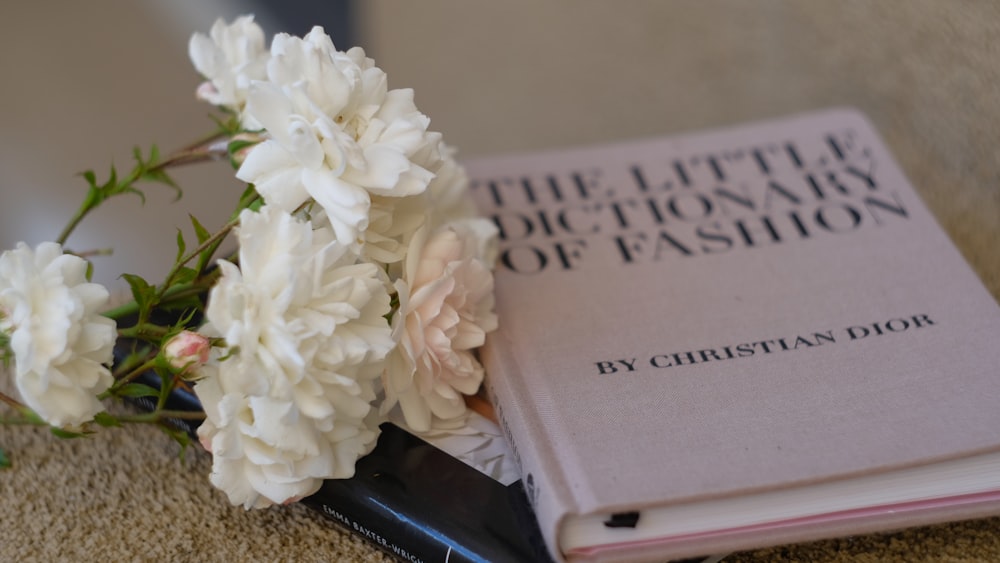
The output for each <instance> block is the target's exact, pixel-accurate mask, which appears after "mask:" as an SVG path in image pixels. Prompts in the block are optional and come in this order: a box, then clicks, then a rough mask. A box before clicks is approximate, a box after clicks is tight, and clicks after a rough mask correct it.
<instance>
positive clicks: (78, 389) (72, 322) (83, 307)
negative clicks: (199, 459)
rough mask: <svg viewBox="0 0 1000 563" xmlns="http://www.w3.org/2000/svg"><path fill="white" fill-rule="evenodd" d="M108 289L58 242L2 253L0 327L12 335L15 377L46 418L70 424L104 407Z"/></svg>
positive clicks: (111, 339)
mask: <svg viewBox="0 0 1000 563" xmlns="http://www.w3.org/2000/svg"><path fill="white" fill-rule="evenodd" d="M108 300H109V294H108V290H107V289H105V288H104V287H103V286H101V285H99V284H96V283H90V282H88V281H87V262H86V261H84V260H83V259H82V258H79V257H77V256H72V255H68V254H63V251H62V247H60V246H59V245H58V244H56V243H52V242H45V243H42V244H40V245H38V247H37V248H35V249H34V250H32V249H31V248H30V247H29V246H28V245H26V244H24V243H19V244H18V245H17V248H15V249H14V250H8V251H6V252H4V253H3V254H2V255H0V332H2V333H5V334H6V335H7V336H8V338H9V340H10V349H11V352H12V353H13V355H14V365H15V368H14V380H15V383H16V385H17V389H18V392H19V393H20V395H21V397H22V398H23V400H24V402H25V403H26V404H27V405H28V406H29V407H30V408H31V409H32V410H34V411H35V412H36V413H38V415H39V416H41V417H42V418H43V419H44V420H45V421H46V422H48V423H49V424H51V425H53V426H59V427H76V426H79V425H81V424H83V423H85V422H88V421H90V420H92V419H93V418H94V415H95V414H97V413H99V412H101V411H103V410H104V408H103V407H102V406H101V403H100V401H98V400H97V396H98V395H99V394H101V393H103V392H104V391H105V390H107V389H108V387H110V386H111V384H112V383H113V379H112V377H111V372H110V371H109V370H108V368H107V367H106V365H105V364H108V363H110V362H111V353H112V348H113V347H114V343H115V338H116V336H117V335H116V329H115V322H114V321H113V320H111V319H108V318H106V317H103V316H101V315H100V312H101V311H102V310H103V309H104V308H105V307H106V306H107V304H108Z"/></svg>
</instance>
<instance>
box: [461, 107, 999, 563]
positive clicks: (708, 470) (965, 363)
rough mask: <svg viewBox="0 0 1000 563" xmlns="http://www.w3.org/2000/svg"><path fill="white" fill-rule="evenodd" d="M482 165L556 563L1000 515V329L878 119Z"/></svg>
mask: <svg viewBox="0 0 1000 563" xmlns="http://www.w3.org/2000/svg"><path fill="white" fill-rule="evenodd" d="M466 164H467V166H468V168H469V171H470V175H471V176H472V177H473V178H474V181H473V192H474V194H475V195H476V197H477V199H478V203H479V204H480V205H481V209H482V210H483V211H484V212H485V213H486V214H487V215H488V216H491V217H492V218H493V219H494V221H495V222H496V223H497V225H498V226H499V228H500V231H501V248H500V263H499V265H498V270H497V279H496V290H497V312H498V315H499V318H500V328H499V330H498V331H497V332H495V333H493V334H491V335H490V336H489V338H488V342H487V345H486V348H485V349H484V354H483V358H484V363H485V364H486V367H487V373H488V376H487V384H488V387H489V389H490V392H491V394H492V396H493V398H494V401H495V402H496V406H497V410H498V414H499V415H500V419H501V426H502V427H503V429H504V432H505V434H507V436H508V438H509V440H510V442H511V446H512V455H513V456H514V457H515V458H516V460H517V462H518V463H519V465H520V467H521V469H522V475H523V476H524V481H525V488H526V490H527V494H528V496H529V498H530V499H531V502H532V504H533V506H534V507H535V510H536V514H537V516H538V520H539V523H540V526H541V529H542V531H543V534H544V535H545V537H546V541H547V544H548V546H549V550H550V552H551V554H552V555H553V557H555V558H557V559H562V558H568V559H570V560H602V559H613V560H619V559H622V558H629V559H660V560H662V559H666V558H670V557H685V556H692V555H695V554H698V553H717V552H723V551H728V550H736V549H748V548H755V547H762V546H765V545H774V544H780V543H788V542H797V541H805V540H811V539H818V538H823V537H832V536H841V535H847V534H860V533H868V532H874V531H879V530H886V529H893V528H900V527H906V526H911V525H922V524H929V523H934V522H941V521H946V520H953V519H958V518H971V517H978V516H985V515H989V514H997V513H1000V471H998V470H1000V434H997V432H996V429H997V428H1000V408H998V407H1000V380H998V377H997V376H998V370H997V366H998V365H1000V347H998V346H996V342H997V340H998V337H1000V310H998V307H997V304H996V301H995V300H994V299H993V297H992V296H991V295H990V294H989V293H988V292H987V291H986V290H985V288H984V287H983V286H982V284H981V283H980V282H979V280H978V279H977V278H976V276H975V274H974V273H973V272H972V271H971V269H970V268H969V267H968V265H967V264H966V263H965V261H964V260H963V258H962V257H961V255H960V254H959V252H958V251H957V250H956V249H955V247H954V246H953V245H952V243H951V242H950V241H949V239H948V238H947V236H946V235H945V234H944V232H943V231H942V230H941V229H940V227H939V226H938V225H937V224H936V222H935V220H934V218H933V216H932V215H931V214H930V213H929V211H928V210H927V209H926V207H925V206H924V205H923V204H922V202H921V201H920V199H919V197H918V196H917V194H916V193H915V191H914V189H913V188H912V186H911V185H910V183H909V181H908V180H907V179H906V177H905V176H904V174H903V172H902V171H901V170H900V168H899V166H898V165H897V164H896V163H895V162H894V160H893V158H892V156H891V155H890V154H889V152H888V150H887V149H886V147H885V146H884V144H883V143H882V141H881V140H880V139H879V138H878V136H877V134H876V132H875V131H874V129H873V127H872V126H871V125H870V123H869V122H868V121H867V120H866V119H865V118H864V117H863V116H862V115H860V114H859V113H857V112H855V111H853V110H849V109H835V110H827V111H821V112H816V113H811V114H806V115H800V116H793V117H789V118H785V119H779V120H776V121H770V122H764V123H758V124H751V125H746V126H741V127H735V128H732V129H724V130H717V131H708V132H703V133H695V134H690V135H683V136H676V137H666V138H657V139H647V140H639V141H633V142H623V143H617V144H613V145H608V146H598V147H591V148H582V149H571V150H564V151H551V152H543V153H532V154H526V155H513V156H509V157H491V158H485V159H479V160H474V161H472V162H467V163H466Z"/></svg>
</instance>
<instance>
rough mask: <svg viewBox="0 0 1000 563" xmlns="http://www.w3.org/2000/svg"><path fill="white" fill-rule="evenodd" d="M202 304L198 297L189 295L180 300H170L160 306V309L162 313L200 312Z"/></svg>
mask: <svg viewBox="0 0 1000 563" xmlns="http://www.w3.org/2000/svg"><path fill="white" fill-rule="evenodd" d="M202 306H203V303H202V302H201V300H200V299H198V297H196V296H194V295H191V296H189V297H184V298H181V299H177V298H174V299H171V300H170V301H167V302H166V303H163V304H161V305H160V309H162V310H164V311H185V312H194V311H199V310H201V308H202Z"/></svg>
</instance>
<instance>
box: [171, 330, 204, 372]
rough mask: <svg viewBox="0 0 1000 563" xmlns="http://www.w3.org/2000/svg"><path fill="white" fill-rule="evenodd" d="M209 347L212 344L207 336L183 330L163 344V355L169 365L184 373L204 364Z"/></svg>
mask: <svg viewBox="0 0 1000 563" xmlns="http://www.w3.org/2000/svg"><path fill="white" fill-rule="evenodd" d="M211 349H212V345H211V343H210V342H209V341H208V338H206V337H204V336H202V335H201V334H198V333H197V332H192V331H190V330H185V331H182V332H180V333H178V334H176V335H174V337H173V338H171V339H170V340H169V341H167V343H166V344H165V345H164V346H163V357H164V358H165V359H166V360H167V363H168V364H170V367H172V368H174V369H175V370H177V371H178V372H179V373H180V374H181V375H184V374H189V373H191V372H193V371H194V370H196V369H198V368H199V367H201V366H203V365H205V362H207V361H208V353H209V351H210V350H211Z"/></svg>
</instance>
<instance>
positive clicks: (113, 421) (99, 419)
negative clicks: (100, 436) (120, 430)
mask: <svg viewBox="0 0 1000 563" xmlns="http://www.w3.org/2000/svg"><path fill="white" fill-rule="evenodd" d="M94 422H96V423H97V424H99V425H101V426H103V427H105V428H111V427H119V426H121V425H122V423H121V421H119V420H118V419H117V418H115V417H113V416H111V415H110V414H108V413H106V412H99V413H97V414H96V415H94Z"/></svg>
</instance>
